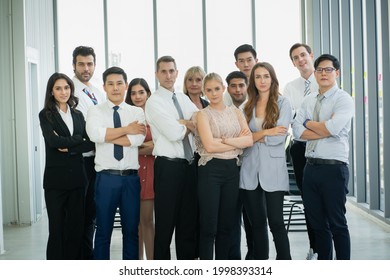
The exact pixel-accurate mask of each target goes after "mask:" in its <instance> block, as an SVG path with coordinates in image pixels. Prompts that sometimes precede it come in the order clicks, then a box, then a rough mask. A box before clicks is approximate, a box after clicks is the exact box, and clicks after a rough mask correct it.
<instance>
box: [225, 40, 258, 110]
mask: <svg viewBox="0 0 390 280" xmlns="http://www.w3.org/2000/svg"><path fill="white" fill-rule="evenodd" d="M234 58H235V59H236V61H235V65H236V67H237V68H238V70H240V71H241V72H242V73H244V74H245V76H246V78H247V79H248V81H249V77H250V76H251V72H252V68H253V66H255V64H256V63H257V61H258V59H257V52H256V50H255V49H254V48H253V47H252V46H251V45H248V44H243V45H241V46H239V47H237V49H236V50H235V51H234ZM223 102H224V103H225V104H226V106H230V105H233V100H232V97H231V96H230V94H229V93H228V92H227V91H226V92H225V93H224V94H223Z"/></svg>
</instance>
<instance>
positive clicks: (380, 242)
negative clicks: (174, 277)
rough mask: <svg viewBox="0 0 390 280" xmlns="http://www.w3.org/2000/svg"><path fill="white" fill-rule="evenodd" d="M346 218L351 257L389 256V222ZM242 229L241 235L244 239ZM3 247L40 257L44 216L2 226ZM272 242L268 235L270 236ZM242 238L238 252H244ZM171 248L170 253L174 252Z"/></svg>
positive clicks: (295, 252) (14, 254)
mask: <svg viewBox="0 0 390 280" xmlns="http://www.w3.org/2000/svg"><path fill="white" fill-rule="evenodd" d="M347 218H348V223H349V229H350V233H351V241H352V259H354V260H390V225H387V224H383V223H382V222H379V221H376V220H373V219H372V218H370V217H368V216H367V214H365V213H364V212H363V211H362V210H360V209H358V208H356V207H355V206H353V205H351V204H349V203H348V204H347ZM244 236H245V235H244V233H243V234H242V237H243V239H244ZM4 239H5V250H6V252H5V253H4V254H3V255H0V260H44V259H45V249H46V242H47V216H46V215H44V217H42V219H41V220H40V221H39V222H38V223H36V224H34V225H32V226H29V227H5V228H4ZM289 239H290V245H291V255H292V258H293V259H294V260H303V259H305V257H306V253H307V251H308V241H307V233H306V232H290V233H289ZM121 242H122V238H121V230H120V229H114V234H113V238H112V245H111V258H112V259H121V248H122V247H121ZM270 242H272V236H270ZM245 253H246V247H245V242H244V240H243V242H242V255H243V256H245ZM174 255H175V253H174V248H172V256H174ZM270 258H271V259H274V258H275V250H274V246H273V243H271V244H270Z"/></svg>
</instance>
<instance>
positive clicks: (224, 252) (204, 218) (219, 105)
mask: <svg viewBox="0 0 390 280" xmlns="http://www.w3.org/2000/svg"><path fill="white" fill-rule="evenodd" d="M224 91H225V86H224V84H223V81H222V78H221V77H220V76H219V75H218V74H216V73H210V74H208V75H206V76H205V78H204V79H203V92H204V93H205V94H206V96H207V98H208V100H209V101H210V104H209V106H208V107H206V108H204V109H202V110H201V111H199V112H198V113H197V114H196V116H194V118H196V123H197V135H196V139H195V141H196V146H197V152H198V153H199V155H200V159H199V162H198V165H199V167H198V198H199V210H200V243H199V256H200V259H213V251H214V243H215V258H216V259H228V255H229V249H230V246H229V244H230V243H231V238H230V237H231V231H232V230H233V229H234V226H235V225H236V223H237V213H238V211H237V207H238V205H239V204H238V199H239V197H238V196H239V189H238V184H239V168H238V165H237V163H238V156H239V155H240V154H241V153H242V149H243V148H246V147H250V146H252V144H253V141H252V135H251V133H250V131H249V128H248V124H247V122H246V120H245V117H244V115H243V114H242V112H241V111H240V110H239V109H237V108H236V107H234V106H231V107H228V106H226V105H225V104H224V102H223V93H224Z"/></svg>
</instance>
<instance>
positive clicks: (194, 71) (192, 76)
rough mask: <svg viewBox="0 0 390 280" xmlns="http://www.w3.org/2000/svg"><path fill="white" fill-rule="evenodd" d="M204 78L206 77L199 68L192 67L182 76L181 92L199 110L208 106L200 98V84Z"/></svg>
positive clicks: (205, 101) (207, 103)
mask: <svg viewBox="0 0 390 280" xmlns="http://www.w3.org/2000/svg"><path fill="white" fill-rule="evenodd" d="M204 76H206V73H205V72H204V70H203V69H202V67H200V66H192V67H191V68H189V69H188V70H187V72H186V74H185V75H184V85H183V92H184V94H186V95H187V96H188V97H189V98H190V99H191V101H192V103H194V104H195V105H196V107H198V109H199V110H201V109H203V108H206V107H207V106H208V105H209V102H208V101H207V100H206V99H204V98H203V97H202V96H203V92H202V82H203V78H204Z"/></svg>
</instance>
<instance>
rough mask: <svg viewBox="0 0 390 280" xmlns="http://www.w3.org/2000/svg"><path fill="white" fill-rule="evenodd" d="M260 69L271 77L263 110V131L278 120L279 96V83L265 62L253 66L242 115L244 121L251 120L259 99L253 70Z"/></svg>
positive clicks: (270, 67)
mask: <svg viewBox="0 0 390 280" xmlns="http://www.w3.org/2000/svg"><path fill="white" fill-rule="evenodd" d="M260 67H262V68H265V69H267V70H268V72H269V74H270V76H271V87H270V89H269V98H268V102H267V106H266V108H265V118H264V122H263V129H269V128H273V127H275V126H276V123H277V121H278V119H279V107H278V98H279V95H280V93H279V81H278V78H277V77H276V73H275V70H274V68H273V67H272V65H271V64H269V63H267V62H259V63H257V64H256V65H255V66H253V68H252V71H251V76H250V78H249V86H248V102H247V103H246V105H245V107H244V113H245V117H246V120H247V121H248V122H249V121H250V120H251V118H252V114H253V110H254V108H255V107H256V103H257V101H258V100H259V98H260V93H259V91H258V90H257V88H256V85H255V77H254V73H255V70H256V69H257V68H260Z"/></svg>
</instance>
